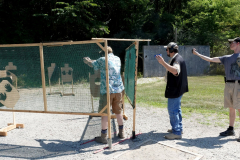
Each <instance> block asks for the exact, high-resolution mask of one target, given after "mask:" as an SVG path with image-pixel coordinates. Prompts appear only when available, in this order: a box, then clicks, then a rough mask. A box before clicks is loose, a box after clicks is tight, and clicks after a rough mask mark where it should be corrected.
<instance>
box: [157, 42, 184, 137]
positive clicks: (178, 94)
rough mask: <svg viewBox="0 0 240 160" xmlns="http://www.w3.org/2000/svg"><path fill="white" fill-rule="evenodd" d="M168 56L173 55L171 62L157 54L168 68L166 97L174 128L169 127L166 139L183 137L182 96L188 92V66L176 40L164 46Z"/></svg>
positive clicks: (159, 60) (161, 62)
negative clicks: (180, 53) (179, 51)
mask: <svg viewBox="0 0 240 160" xmlns="http://www.w3.org/2000/svg"><path fill="white" fill-rule="evenodd" d="M164 48H166V51H167V56H168V57H171V59H170V62H169V64H168V63H166V62H165V61H164V59H163V58H162V57H161V56H160V55H157V56H156V59H157V60H158V62H159V63H160V64H161V65H163V67H165V68H166V70H167V74H166V77H165V80H166V82H167V86H166V90H165V97H166V98H168V113H169V118H170V124H171V126H172V129H169V130H168V132H170V133H169V134H167V135H166V136H165V138H166V139H181V138H182V111H181V98H182V95H183V94H184V93H185V92H188V80H187V68H186V64H185V61H184V60H183V58H182V56H181V55H179V54H178V46H177V44H176V43H174V42H170V43H169V44H168V45H167V46H164Z"/></svg>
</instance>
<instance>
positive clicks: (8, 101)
mask: <svg viewBox="0 0 240 160" xmlns="http://www.w3.org/2000/svg"><path fill="white" fill-rule="evenodd" d="M19 98H20V96H19V93H18V91H17V89H16V88H15V87H13V86H12V85H11V83H9V81H7V80H3V81H2V82H1V83H0V102H1V103H2V104H3V105H4V106H6V107H7V108H13V107H14V106H15V104H16V103H17V101H18V100H19Z"/></svg>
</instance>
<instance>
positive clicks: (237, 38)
mask: <svg viewBox="0 0 240 160" xmlns="http://www.w3.org/2000/svg"><path fill="white" fill-rule="evenodd" d="M233 41H235V42H240V37H236V38H234V39H228V42H229V43H231V42H233Z"/></svg>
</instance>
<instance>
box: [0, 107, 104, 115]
mask: <svg viewBox="0 0 240 160" xmlns="http://www.w3.org/2000/svg"><path fill="white" fill-rule="evenodd" d="M0 111H6V112H26V113H48V114H71V115H89V116H91V115H96V116H107V114H106V113H86V112H85V113H83V112H82V113H81V112H56V111H33V110H9V109H0Z"/></svg>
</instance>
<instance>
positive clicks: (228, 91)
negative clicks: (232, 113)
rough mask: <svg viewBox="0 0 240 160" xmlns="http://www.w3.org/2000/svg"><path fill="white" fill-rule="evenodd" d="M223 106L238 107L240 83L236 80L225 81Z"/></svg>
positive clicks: (239, 102) (239, 105)
mask: <svg viewBox="0 0 240 160" xmlns="http://www.w3.org/2000/svg"><path fill="white" fill-rule="evenodd" d="M224 107H225V108H230V107H232V108H235V109H240V84H239V83H238V81H235V82H232V83H230V82H227V83H225V89H224Z"/></svg>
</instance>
